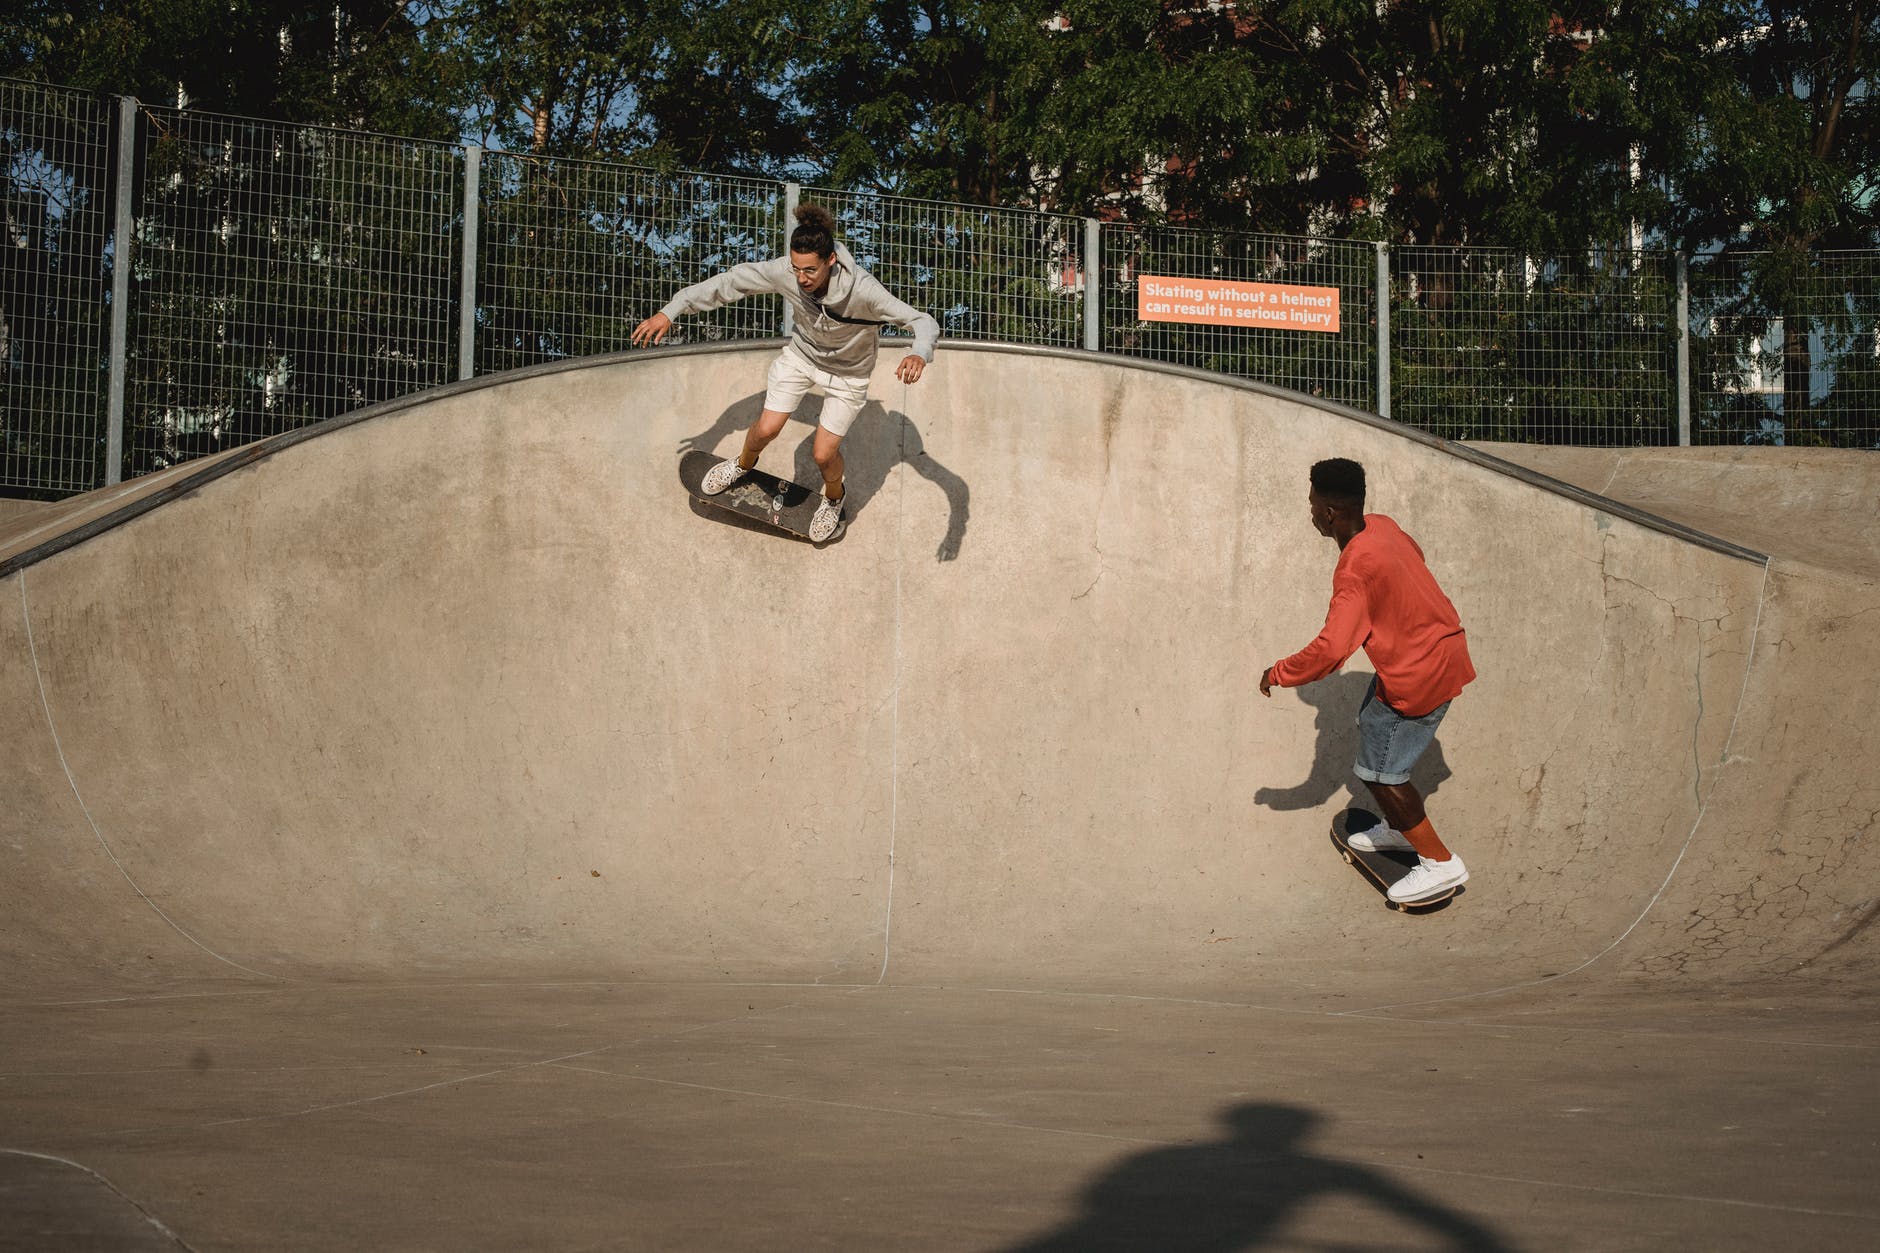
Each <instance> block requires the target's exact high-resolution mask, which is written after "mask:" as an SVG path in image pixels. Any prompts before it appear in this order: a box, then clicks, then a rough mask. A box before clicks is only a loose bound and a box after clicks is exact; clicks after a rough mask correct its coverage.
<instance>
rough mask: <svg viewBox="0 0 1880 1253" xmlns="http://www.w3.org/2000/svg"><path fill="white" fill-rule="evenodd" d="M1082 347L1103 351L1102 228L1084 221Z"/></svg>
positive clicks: (1092, 220) (1088, 219)
mask: <svg viewBox="0 0 1880 1253" xmlns="http://www.w3.org/2000/svg"><path fill="white" fill-rule="evenodd" d="M1083 269H1084V347H1085V348H1086V349H1087V350H1089V351H1090V352H1102V351H1103V227H1102V225H1101V224H1099V223H1098V221H1097V219H1095V218H1085V219H1084V266H1083Z"/></svg>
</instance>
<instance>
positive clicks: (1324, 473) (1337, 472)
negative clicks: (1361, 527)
mask: <svg viewBox="0 0 1880 1253" xmlns="http://www.w3.org/2000/svg"><path fill="white" fill-rule="evenodd" d="M1312 490H1313V491H1315V492H1317V493H1318V494H1319V495H1320V496H1323V497H1324V498H1325V499H1326V500H1329V501H1331V502H1332V503H1333V504H1334V505H1343V506H1346V507H1347V508H1351V509H1358V510H1362V509H1363V508H1364V467H1363V466H1361V465H1359V464H1358V463H1357V462H1355V461H1353V460H1351V459H1350V458H1349V457H1333V458H1331V459H1330V460H1327V461H1315V462H1313V464H1312Z"/></svg>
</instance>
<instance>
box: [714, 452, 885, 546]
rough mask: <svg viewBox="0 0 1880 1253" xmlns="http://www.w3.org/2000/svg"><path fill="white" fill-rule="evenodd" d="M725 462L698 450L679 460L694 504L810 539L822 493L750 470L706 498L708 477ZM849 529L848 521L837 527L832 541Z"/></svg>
mask: <svg viewBox="0 0 1880 1253" xmlns="http://www.w3.org/2000/svg"><path fill="white" fill-rule="evenodd" d="M723 460H724V458H723V457H720V456H717V455H716V454H714V453H708V452H703V451H701V450H699V449H693V450H692V451H691V452H688V453H686V454H685V455H684V456H683V457H680V458H679V481H680V482H682V483H684V484H685V490H686V491H688V492H690V493H691V495H692V499H693V500H696V501H698V502H699V504H701V505H709V506H711V507H712V508H713V509H722V510H724V511H725V512H726V513H735V514H737V515H738V516H739V517H740V518H749V519H750V520H751V521H753V522H761V523H763V524H764V525H765V526H768V527H772V528H774V529H776V530H779V531H782V532H784V533H786V534H788V535H794V536H796V537H797V538H798V539H803V540H807V539H809V524H810V519H812V518H814V517H815V516H816V507H817V506H818V505H820V504H821V503H822V493H821V492H820V491H817V490H815V489H813V488H808V487H804V486H803V485H802V484H801V483H792V482H790V481H788V480H787V479H780V478H778V477H777V476H775V475H774V474H765V473H764V472H763V471H762V470H751V471H750V472H748V473H747V474H745V476H744V477H743V478H741V479H739V480H738V481H737V482H735V483H733V484H732V485H731V486H730V487H727V488H726V489H725V490H724V491H722V492H719V493H718V494H717V495H716V496H707V495H706V494H705V492H704V490H703V484H704V482H705V473H706V471H708V470H710V469H711V468H712V467H713V466H715V465H717V464H718V463H719V462H720V461H723ZM847 526H848V521H847V519H844V520H843V521H842V522H839V523H837V524H836V532H835V534H834V535H831V536H830V537H829V538H830V539H832V540H833V539H838V538H840V537H841V535H842V532H843V531H844V530H845V529H847ZM811 542H814V541H811Z"/></svg>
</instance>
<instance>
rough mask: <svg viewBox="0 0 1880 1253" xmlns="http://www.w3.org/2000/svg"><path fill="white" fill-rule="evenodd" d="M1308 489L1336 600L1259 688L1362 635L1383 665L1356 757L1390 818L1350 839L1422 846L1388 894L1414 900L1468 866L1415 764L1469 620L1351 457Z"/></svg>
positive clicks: (1331, 658)
mask: <svg viewBox="0 0 1880 1253" xmlns="http://www.w3.org/2000/svg"><path fill="white" fill-rule="evenodd" d="M1307 501H1308V503H1309V504H1310V505H1311V507H1312V525H1313V527H1314V528H1315V529H1316V530H1317V531H1318V533H1319V534H1320V535H1323V536H1325V537H1326V538H1328V539H1331V540H1334V541H1336V543H1337V544H1338V549H1339V553H1338V566H1337V569H1336V570H1334V571H1333V573H1332V604H1331V608H1330V610H1328V611H1327V613H1326V615H1325V626H1324V627H1323V628H1322V629H1321V630H1320V631H1319V634H1318V637H1317V638H1315V639H1314V640H1313V641H1312V642H1311V643H1310V644H1308V645H1306V646H1305V647H1304V648H1302V649H1300V650H1299V651H1298V652H1296V653H1294V654H1293V655H1292V656H1290V657H1288V658H1286V659H1285V660H1283V661H1276V662H1274V663H1273V664H1272V665H1270V666H1268V667H1267V668H1266V671H1265V673H1263V674H1262V675H1261V676H1260V694H1261V695H1262V696H1269V697H1270V696H1271V695H1272V694H1273V689H1274V688H1275V687H1302V686H1304V685H1305V684H1307V683H1311V682H1313V681H1315V680H1317V679H1322V678H1324V677H1325V676H1326V675H1329V674H1331V673H1332V672H1333V671H1335V670H1337V669H1338V668H1339V667H1340V666H1342V665H1344V664H1345V659H1346V658H1348V657H1350V656H1351V654H1352V653H1353V652H1355V651H1357V649H1358V648H1359V647H1363V649H1364V651H1365V655H1366V656H1368V657H1369V658H1370V659H1371V664H1372V666H1373V667H1375V669H1376V670H1377V677H1376V678H1374V679H1372V680H1371V685H1370V687H1369V688H1368V689H1367V690H1366V692H1365V694H1364V703H1363V704H1362V706H1360V708H1359V711H1358V728H1359V737H1358V761H1357V765H1356V766H1355V767H1354V769H1355V770H1356V772H1357V775H1358V777H1359V778H1360V779H1363V780H1364V782H1365V784H1366V786H1368V787H1369V788H1370V789H1371V795H1372V796H1374V797H1376V798H1377V804H1378V808H1379V809H1381V810H1383V812H1384V825H1383V826H1380V827H1375V828H1373V829H1371V830H1369V831H1361V832H1357V833H1355V834H1353V835H1352V836H1351V837H1350V843H1351V845H1352V847H1354V848H1360V849H1377V850H1380V851H1393V850H1400V851H1406V852H1408V851H1414V852H1415V853H1416V854H1417V865H1416V868H1415V869H1413V870H1412V871H1411V872H1410V873H1409V874H1407V875H1405V876H1404V877H1403V878H1402V879H1400V880H1398V881H1397V882H1396V883H1394V884H1392V885H1391V888H1390V899H1391V900H1393V901H1396V902H1398V903H1399V904H1411V903H1414V902H1416V901H1419V900H1425V899H1428V898H1429V897H1432V896H1437V895H1440V894H1442V893H1445V892H1448V891H1450V890H1452V889H1454V888H1456V887H1459V886H1460V885H1461V884H1462V883H1463V882H1464V881H1465V880H1467V879H1468V877H1469V871H1468V867H1466V866H1464V865H1463V864H1462V858H1460V857H1457V856H1456V855H1455V854H1454V853H1451V852H1450V851H1449V849H1448V848H1446V847H1444V845H1443V842H1442V841H1441V840H1440V839H1438V838H1437V837H1436V829H1435V828H1434V827H1432V826H1431V825H1430V820H1429V817H1428V815H1426V814H1425V813H1424V812H1423V796H1422V794H1421V793H1419V792H1418V791H1417V790H1416V788H1415V786H1413V785H1412V784H1411V782H1410V770H1411V767H1412V766H1414V765H1415V764H1416V761H1417V758H1419V757H1421V756H1422V755H1423V750H1424V749H1426V748H1428V747H1429V745H1430V741H1431V740H1433V739H1434V738H1436V727H1437V725H1438V724H1439V723H1441V722H1442V720H1443V715H1444V714H1445V713H1447V712H1448V711H1449V702H1450V701H1452V700H1454V699H1455V698H1456V696H1457V695H1458V694H1460V693H1461V691H1462V688H1463V685H1464V684H1466V683H1468V682H1469V681H1470V680H1471V679H1473V678H1474V677H1475V667H1474V666H1473V665H1472V664H1471V663H1470V661H1469V645H1468V641H1467V639H1466V638H1465V637H1464V635H1463V632H1462V620H1461V619H1460V618H1459V617H1458V616H1457V614H1456V610H1455V606H1453V605H1451V604H1450V603H1449V598H1448V597H1447V596H1445V595H1443V589H1442V588H1440V587H1438V586H1437V585H1436V579H1435V577H1434V576H1433V575H1431V574H1430V571H1429V567H1428V566H1426V565H1425V564H1424V563H1423V550H1422V549H1421V548H1418V547H1417V543H1416V541H1415V540H1413V539H1411V538H1410V537H1409V536H1408V535H1406V534H1404V532H1403V529H1402V528H1401V527H1399V526H1398V525H1397V524H1396V523H1395V522H1393V521H1391V520H1390V519H1389V518H1387V517H1385V516H1384V515H1383V514H1381V513H1373V514H1366V513H1365V512H1364V467H1363V466H1361V465H1359V464H1358V463H1357V462H1355V461H1351V460H1348V459H1346V458H1344V457H1335V458H1332V459H1331V460H1329V461H1321V462H1318V463H1317V464H1315V465H1314V466H1313V467H1312V489H1311V491H1310V492H1309V493H1308V494H1307Z"/></svg>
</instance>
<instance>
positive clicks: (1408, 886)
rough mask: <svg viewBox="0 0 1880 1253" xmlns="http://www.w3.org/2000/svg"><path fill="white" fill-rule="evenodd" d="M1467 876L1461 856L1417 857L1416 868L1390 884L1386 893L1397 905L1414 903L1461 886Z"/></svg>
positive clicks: (1467, 870)
mask: <svg viewBox="0 0 1880 1253" xmlns="http://www.w3.org/2000/svg"><path fill="white" fill-rule="evenodd" d="M1468 878H1469V868H1468V867H1467V866H1465V865H1463V864H1462V858H1460V857H1457V856H1454V855H1453V854H1452V855H1451V856H1450V858H1449V860H1448V861H1431V860H1430V859H1429V858H1427V857H1418V858H1417V864H1416V869H1414V870H1412V871H1411V872H1410V873H1409V874H1407V875H1405V876H1404V877H1403V878H1401V879H1399V880H1397V882H1395V883H1393V884H1391V885H1390V892H1389V894H1388V895H1389V896H1390V899H1391V900H1393V901H1396V902H1397V903H1398V904H1399V905H1414V904H1415V903H1416V902H1418V901H1424V900H1428V899H1429V898H1430V897H1432V896H1441V895H1442V894H1443V893H1445V892H1448V891H1451V890H1452V889H1454V888H1458V887H1461V886H1462V885H1463V884H1464V883H1466V882H1468Z"/></svg>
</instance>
